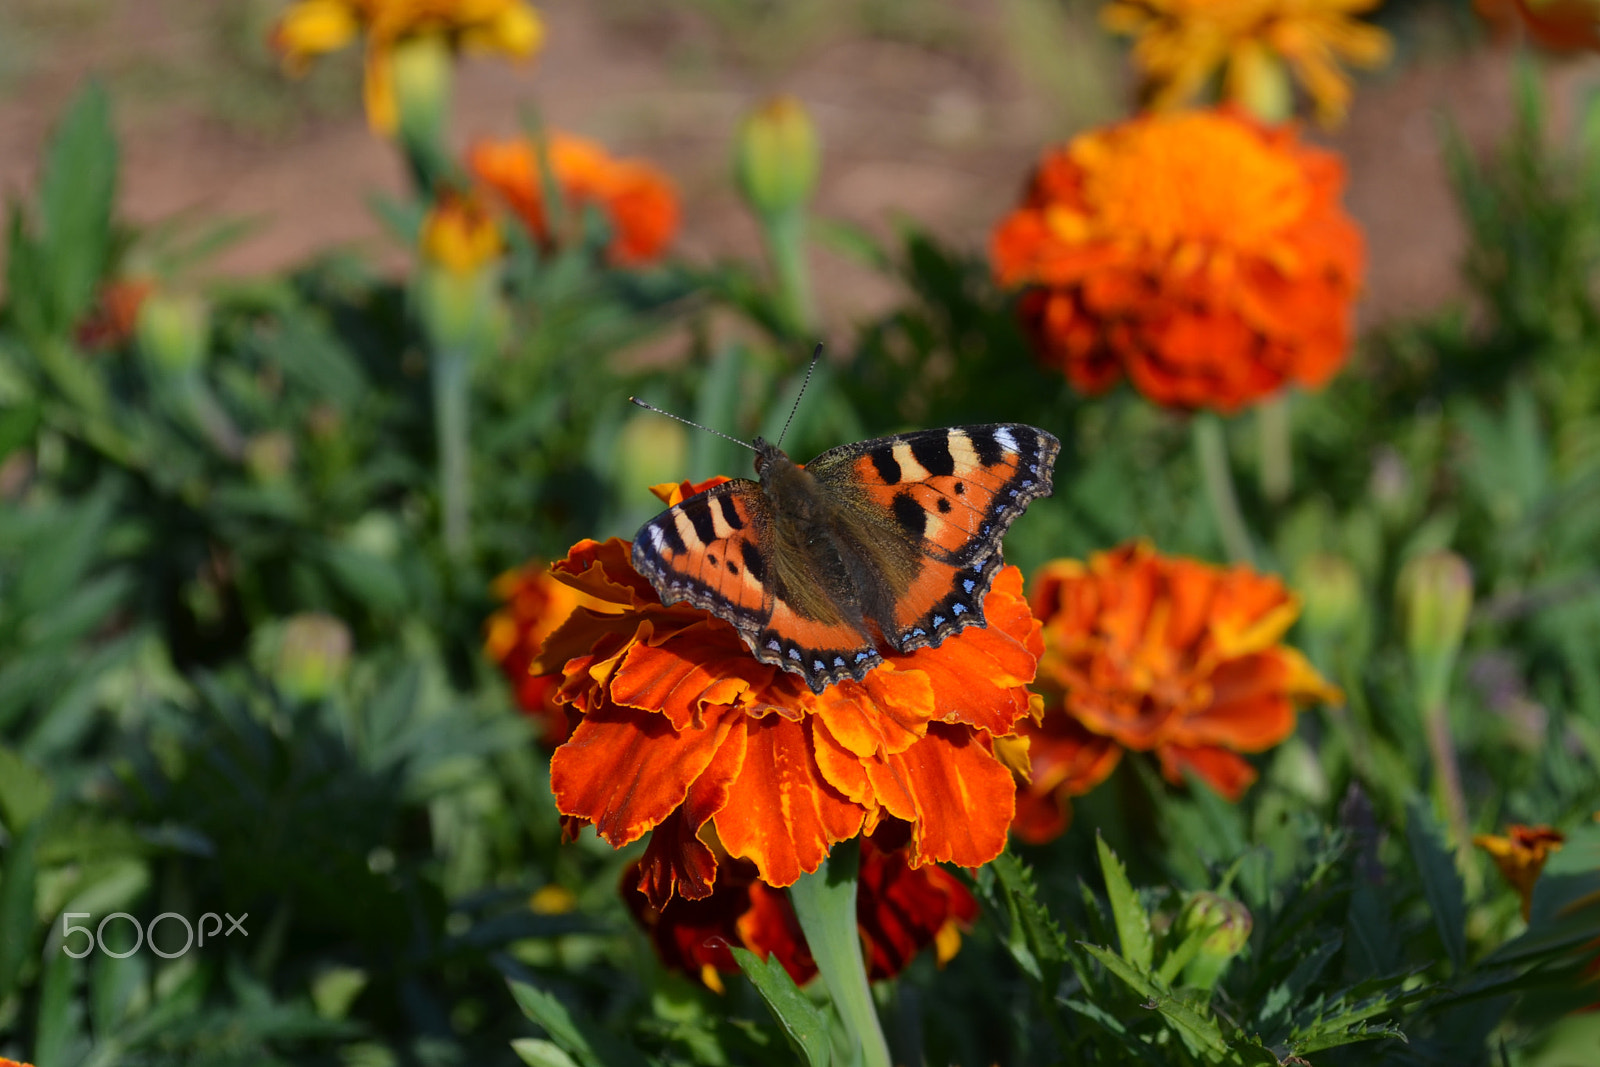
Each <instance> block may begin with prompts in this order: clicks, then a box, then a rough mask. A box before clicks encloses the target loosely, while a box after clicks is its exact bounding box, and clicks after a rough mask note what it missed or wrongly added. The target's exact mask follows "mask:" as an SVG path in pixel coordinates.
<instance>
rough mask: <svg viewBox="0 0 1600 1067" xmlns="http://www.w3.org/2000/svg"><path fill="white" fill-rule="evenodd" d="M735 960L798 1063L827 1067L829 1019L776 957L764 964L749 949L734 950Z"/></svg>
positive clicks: (770, 956) (771, 957)
mask: <svg viewBox="0 0 1600 1067" xmlns="http://www.w3.org/2000/svg"><path fill="white" fill-rule="evenodd" d="M731 951H732V952H733V958H734V960H735V961H736V962H737V963H738V964H739V969H740V970H741V971H743V972H744V976H745V977H746V978H748V979H750V984H751V985H753V986H755V987H756V990H757V991H758V992H760V994H761V999H762V1000H765V1001H766V1002H767V1008H768V1009H769V1010H770V1011H771V1012H772V1017H773V1018H774V1019H777V1020H778V1025H779V1026H781V1027H783V1032H784V1034H785V1036H787V1037H788V1038H789V1043H790V1044H791V1045H793V1046H794V1050H795V1051H796V1052H798V1053H799V1054H800V1057H801V1059H803V1060H805V1061H806V1062H807V1063H809V1064H811V1067H828V1058H829V1043H828V1017H827V1015H826V1014H825V1013H824V1012H823V1011H822V1010H821V1009H819V1008H818V1007H817V1006H816V1005H815V1004H813V1003H811V1001H809V1000H807V999H806V995H805V994H804V993H802V992H800V989H799V987H798V986H796V985H795V984H794V979H792V978H790V977H789V972H788V971H786V970H784V969H783V964H781V963H779V962H778V955H777V953H772V954H771V955H769V956H768V957H767V959H766V961H765V962H762V960H761V958H760V957H759V956H757V955H756V954H755V953H754V952H751V951H750V950H748V949H743V948H735V949H732V950H731Z"/></svg>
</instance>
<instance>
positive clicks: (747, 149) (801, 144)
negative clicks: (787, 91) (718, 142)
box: [735, 96, 820, 216]
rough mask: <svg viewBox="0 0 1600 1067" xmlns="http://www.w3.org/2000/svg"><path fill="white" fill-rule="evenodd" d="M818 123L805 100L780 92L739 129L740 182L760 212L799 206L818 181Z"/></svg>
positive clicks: (813, 189) (777, 210) (738, 172)
mask: <svg viewBox="0 0 1600 1067" xmlns="http://www.w3.org/2000/svg"><path fill="white" fill-rule="evenodd" d="M819 157H820V151H819V146H818V144H817V129H816V127H815V126H814V125H813V124H812V122H811V116H810V115H809V114H807V113H806V109H805V107H804V105H802V104H801V103H800V101H799V100H797V99H795V98H794V97H792V96H779V97H775V98H773V99H772V100H769V101H768V102H767V103H766V104H764V105H762V106H761V107H760V108H758V109H757V110H755V111H754V112H752V113H751V114H750V115H749V117H748V118H746V119H745V121H744V126H743V128H742V129H740V131H739V141H738V155H737V158H736V161H735V167H736V171H737V175H738V180H739V188H740V190H741V191H742V192H743V193H744V197H745V200H746V202H748V203H749V204H750V206H751V207H752V208H754V209H755V212H756V213H757V214H758V215H764V216H765V215H781V214H785V213H788V212H793V211H798V210H799V209H800V208H802V207H804V206H805V204H806V202H807V201H809V200H810V199H811V194H812V193H813V192H814V191H815V190H816V186H817V170H818V161H819Z"/></svg>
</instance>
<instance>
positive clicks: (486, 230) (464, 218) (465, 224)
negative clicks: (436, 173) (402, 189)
mask: <svg viewBox="0 0 1600 1067" xmlns="http://www.w3.org/2000/svg"><path fill="white" fill-rule="evenodd" d="M418 244H419V245H420V246H421V249H422V254H423V256H424V257H426V259H427V260H428V262H430V263H433V264H436V265H438V266H440V267H443V268H444V269H445V270H447V271H449V272H451V273H453V274H470V273H472V272H473V271H476V270H477V269H478V268H480V267H482V266H483V265H484V264H485V263H488V262H490V261H491V260H493V259H494V258H495V257H497V256H498V255H500V252H501V250H502V249H503V248H504V242H503V240H502V239H501V237H500V227H499V226H498V225H497V224H496V223H495V220H494V215H493V214H492V213H491V212H490V210H489V206H488V205H487V204H485V203H484V202H483V200H482V198H480V197H478V196H476V195H473V194H470V193H458V192H455V191H453V190H445V191H444V192H442V193H441V194H440V195H439V197H438V199H437V200H436V201H435V202H434V204H433V206H432V207H431V208H430V209H429V210H428V214H427V215H426V216H425V217H424V218H423V220H422V229H421V231H420V234H419V237H418Z"/></svg>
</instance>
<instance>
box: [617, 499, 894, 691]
mask: <svg viewBox="0 0 1600 1067" xmlns="http://www.w3.org/2000/svg"><path fill="white" fill-rule="evenodd" d="M769 507H770V505H769V503H768V501H767V498H766V496H765V495H764V494H763V493H762V491H761V486H760V485H759V484H757V483H756V482H752V481H749V480H747V479H736V480H734V481H731V482H724V483H722V484H721V485H717V486H714V487H712V488H711V489H708V490H707V491H706V492H704V493H699V494H697V495H695V496H691V497H689V498H688V499H686V500H684V501H683V502H682V503H681V504H678V505H676V506H674V507H671V508H668V509H667V510H666V511H664V512H662V513H661V514H660V515H658V516H656V517H655V518H653V519H651V520H650V521H649V522H647V523H645V524H644V525H643V526H642V527H640V529H639V533H638V534H637V535H636V536H635V537H634V541H633V566H634V569H635V570H637V571H638V572H639V573H640V574H642V575H644V576H645V577H646V578H647V579H649V581H650V584H652V585H653V586H655V589H656V592H657V593H659V594H660V595H661V600H662V602H663V603H666V604H676V603H678V602H680V601H688V602H689V603H690V604H693V605H694V606H695V607H697V608H701V609H703V610H705V611H709V612H711V613H712V614H713V615H716V616H718V617H719V618H722V619H726V620H727V621H728V622H730V623H732V624H733V625H734V627H736V628H737V629H738V631H739V633H740V635H741V636H743V638H744V640H745V643H746V644H748V645H749V646H750V650H751V651H752V652H754V653H755V656H756V658H757V659H759V660H761V661H762V662H763V663H770V664H773V665H775V666H779V667H782V668H784V669H785V670H788V671H793V672H794V673H796V674H799V675H801V676H802V677H803V678H805V680H806V684H807V685H809V686H810V687H811V689H812V691H813V692H818V693H820V692H821V691H822V690H823V688H824V687H825V686H827V685H829V684H831V683H833V682H837V681H839V680H840V679H841V678H844V677H847V676H848V677H853V678H855V679H856V680H858V681H859V680H860V679H861V678H863V677H864V676H865V675H866V673H867V671H869V670H871V669H872V668H873V667H875V666H877V665H878V664H879V663H881V662H882V661H883V656H882V655H881V654H879V652H878V651H877V649H876V648H874V647H873V642H872V639H871V637H870V636H868V635H867V634H866V633H864V632H863V631H862V629H861V628H860V626H859V625H858V624H857V622H855V621H853V620H852V619H850V618H849V616H848V613H847V612H845V611H839V612H838V613H837V614H836V615H835V616H834V617H832V618H815V617H808V616H805V615H801V614H799V613H797V612H796V611H795V610H794V609H793V607H792V606H791V605H790V604H789V603H788V601H787V600H786V599H785V597H784V595H783V593H784V590H783V589H782V588H781V582H780V579H779V568H778V566H777V565H776V564H775V562H774V560H773V548H772V539H771V536H770V531H771V527H772V516H771V515H770V513H769Z"/></svg>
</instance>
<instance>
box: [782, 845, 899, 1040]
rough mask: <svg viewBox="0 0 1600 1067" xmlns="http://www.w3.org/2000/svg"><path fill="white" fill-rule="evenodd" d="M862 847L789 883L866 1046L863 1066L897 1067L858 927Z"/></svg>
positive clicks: (838, 997)
mask: <svg viewBox="0 0 1600 1067" xmlns="http://www.w3.org/2000/svg"><path fill="white" fill-rule="evenodd" d="M860 861H861V848H860V845H859V844H858V843H857V841H855V840H854V839H852V840H850V841H842V842H840V843H839V844H837V845H835V846H834V849H833V852H832V854H831V855H829V856H828V858H827V859H825V860H823V861H822V866H821V867H818V868H817V869H816V871H814V872H813V873H811V874H803V875H801V876H800V880H799V881H798V882H796V883H795V884H794V885H792V886H790V887H789V899H790V900H791V901H793V903H794V910H795V914H796V915H798V916H799V917H800V929H801V930H803V931H805V935H806V944H808V945H809V946H810V947H811V956H812V958H813V959H815V960H816V961H817V970H819V971H820V972H822V980H823V982H824V983H825V984H826V985H827V987H828V994H829V996H831V997H832V998H833V1004H834V1007H835V1008H836V1009H838V1012H839V1017H840V1018H841V1019H843V1020H844V1025H845V1029H847V1030H848V1031H849V1032H850V1037H851V1038H852V1040H853V1043H854V1045H855V1047H856V1048H858V1049H860V1050H861V1060H860V1062H861V1065H862V1067H891V1062H892V1061H891V1060H890V1059H889V1043H888V1042H887V1041H885V1040H884V1037H883V1028H882V1026H880V1025H879V1023H878V1012H877V1010H876V1009H875V1008H874V1007H873V1004H872V990H871V989H870V988H869V987H868V986H867V968H866V962H865V961H864V960H863V959H862V955H861V933H860V930H859V928H858V927H857V925H856V871H857V868H858V867H859V865H860Z"/></svg>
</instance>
